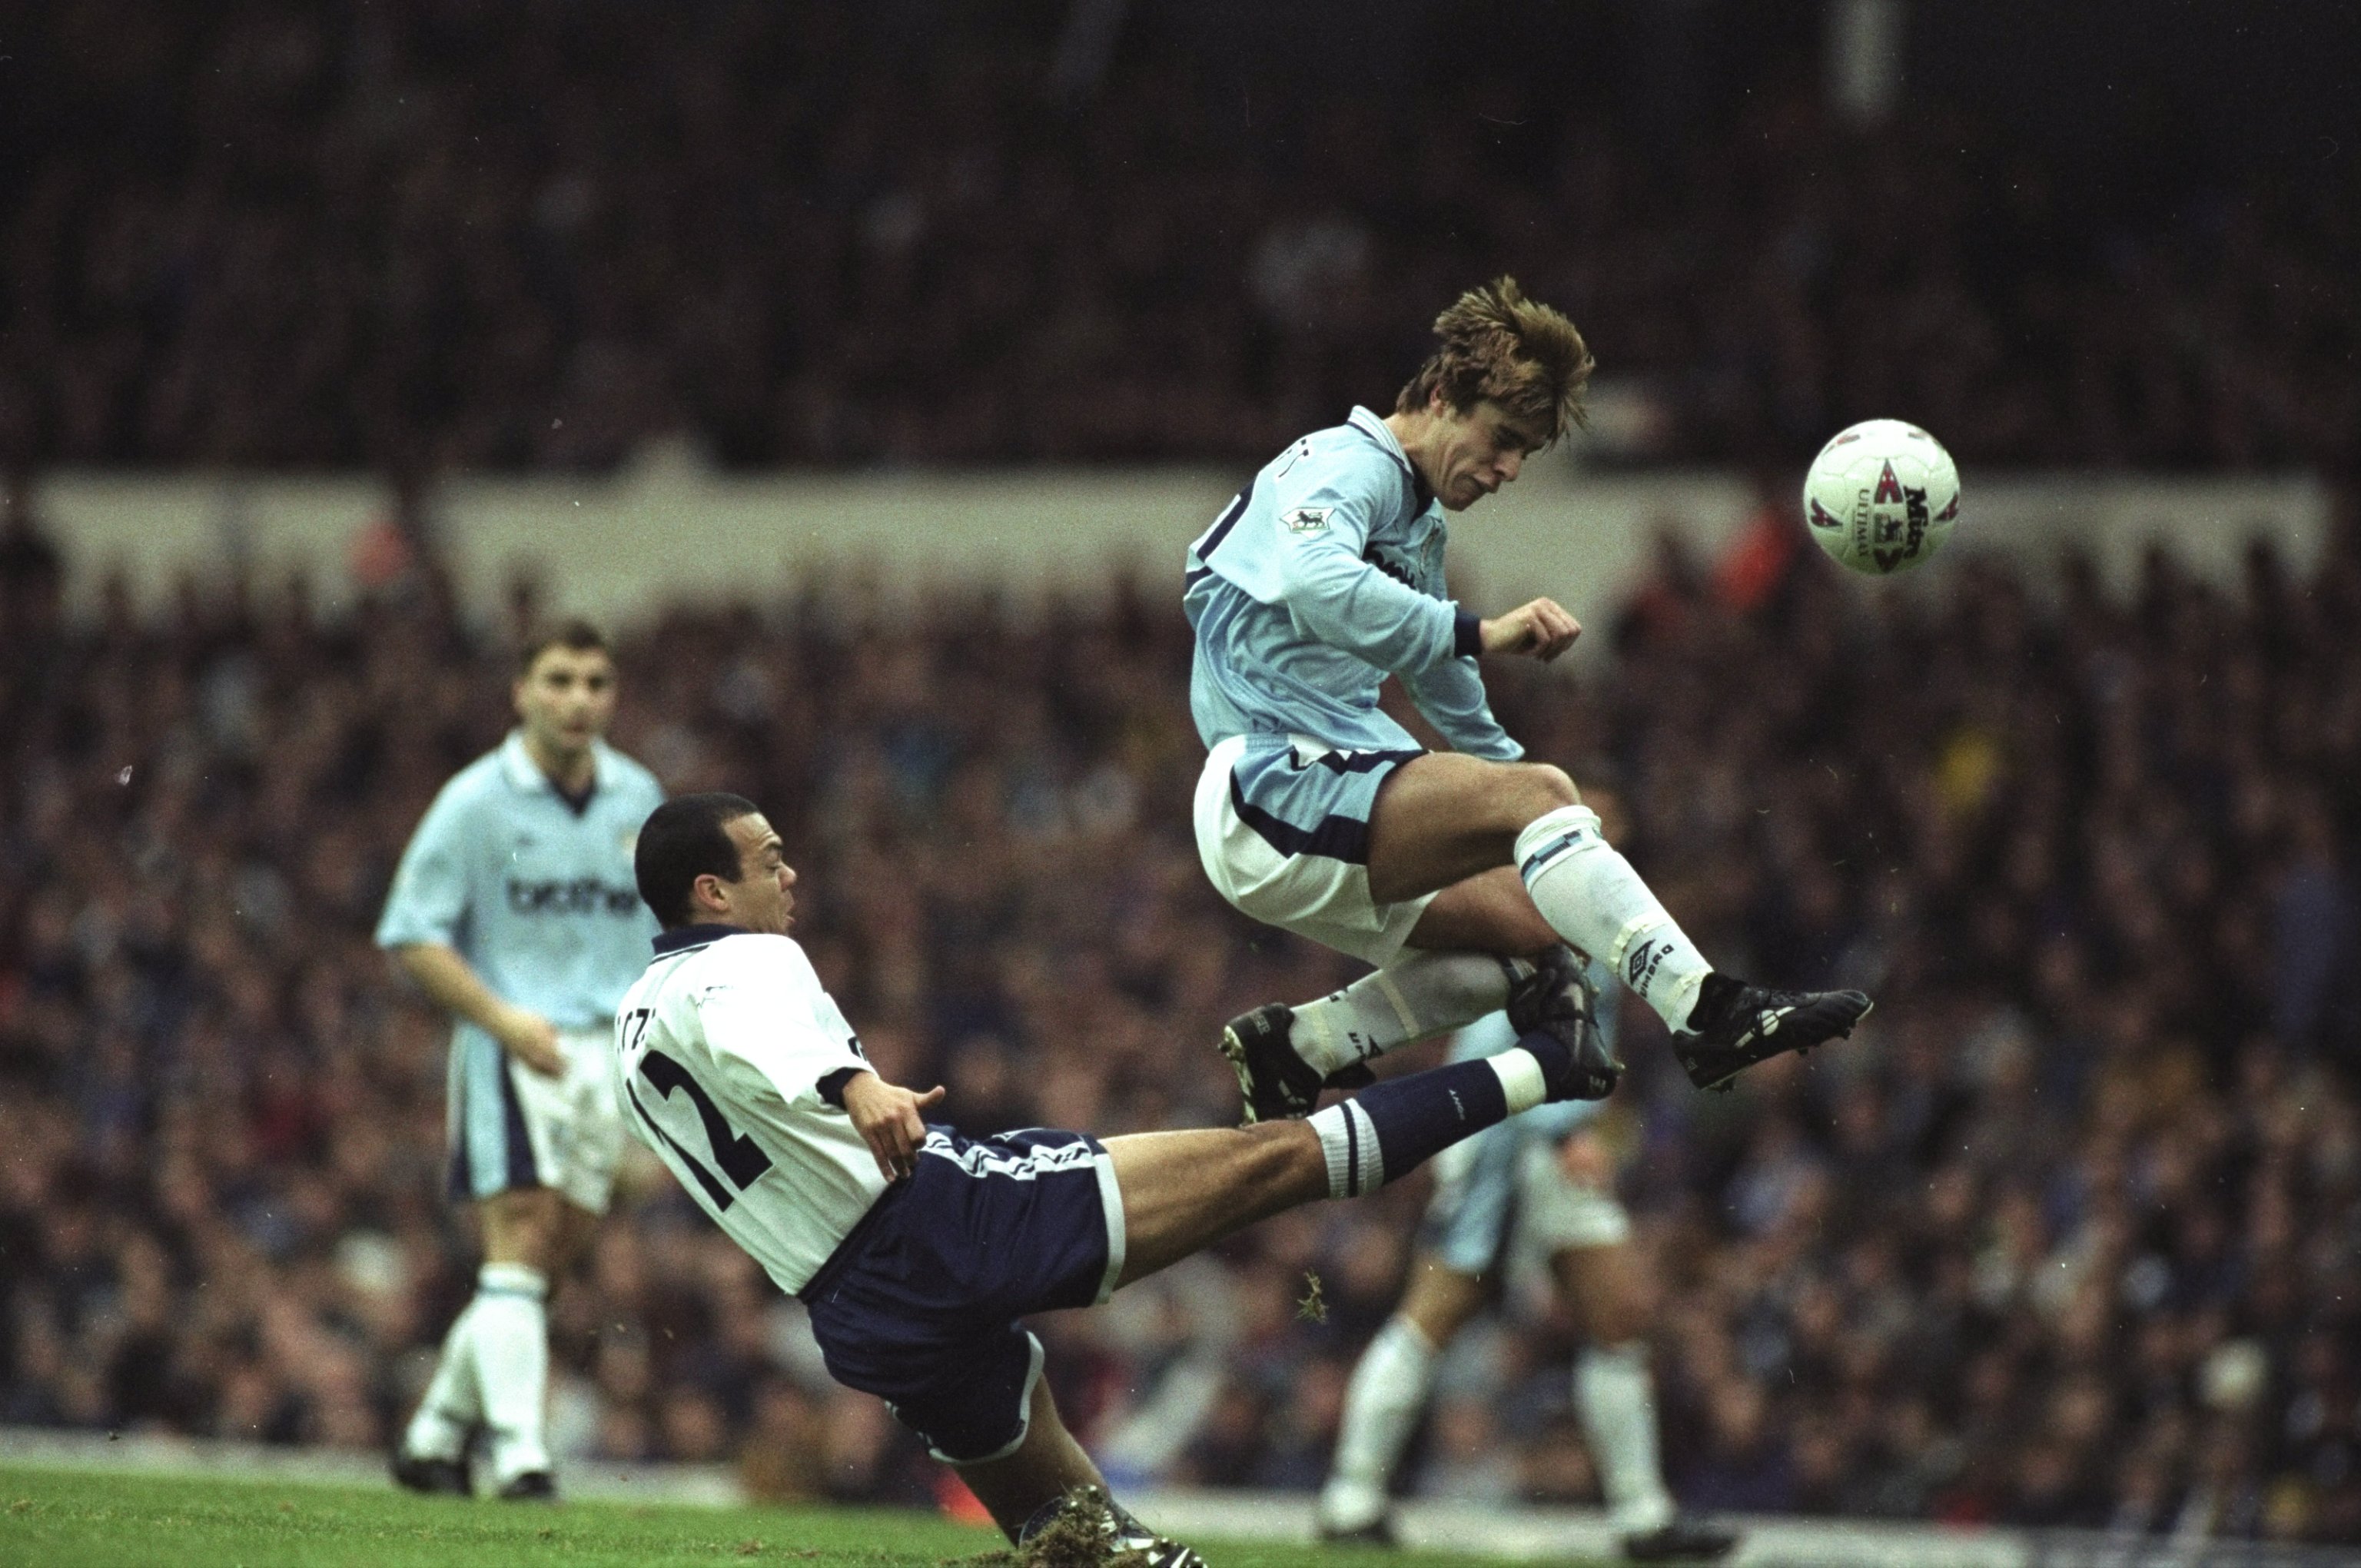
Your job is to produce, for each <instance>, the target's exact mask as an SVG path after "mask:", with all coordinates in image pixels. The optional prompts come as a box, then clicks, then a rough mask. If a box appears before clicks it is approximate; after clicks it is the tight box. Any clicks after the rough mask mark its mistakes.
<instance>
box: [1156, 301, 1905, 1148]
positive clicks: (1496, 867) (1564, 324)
mask: <svg viewBox="0 0 2361 1568" xmlns="http://www.w3.org/2000/svg"><path fill="white" fill-rule="evenodd" d="M1434 330H1435V334H1436V335H1437V336H1438V337H1439V338H1440V339H1441V345H1440V347H1439V348H1438V349H1437V350H1436V352H1435V353H1434V354H1433V356H1430V357H1429V358H1428V359H1427V361H1426V363H1425V364H1424V365H1422V366H1421V367H1419V370H1418V373H1417V374H1416V375H1415V376H1413V377H1412V378H1411V380H1410V383H1409V384H1408V385H1407V386H1405V387H1404V388H1403V389H1401V392H1400V395H1399V396H1398V397H1397V398H1396V399H1395V403H1394V411H1393V412H1392V413H1389V414H1388V415H1386V416H1384V417H1383V418H1379V417H1378V415H1377V414H1375V413H1373V412H1371V411H1369V410H1367V409H1364V408H1356V409H1355V410H1354V411H1353V413H1352V417H1351V418H1350V419H1349V420H1348V421H1346V422H1345V423H1344V424H1342V425H1339V426H1336V427H1334V428H1333V429H1329V430H1322V431H1315V432H1313V433H1312V434H1310V435H1307V436H1305V437H1303V439H1302V440H1301V441H1299V442H1297V443H1296V444H1294V445H1292V446H1290V447H1289V448H1288V449H1287V450H1286V451H1285V452H1282V453H1280V454H1279V455H1278V456H1277V457H1276V458H1274V459H1272V460H1271V462H1270V463H1268V465H1266V466H1264V467H1263V469H1262V471H1261V472H1259V473H1258V474H1257V475H1256V476H1255V477H1254V479H1253V480H1252V481H1251V482H1250V483H1249V484H1248V485H1247V486H1246V488H1245V489H1244V490H1243V491H1241V492H1240V493H1239V494H1238V496H1237V498H1236V499H1235V500H1233V501H1232V502H1231V503H1230V505H1229V507H1228V508H1227V509H1226V510H1224V511H1223V513H1222V514H1221V516H1220V517H1219V518H1218V519H1217V520H1215V521H1214V523H1213V526H1212V527H1211V528H1209V529H1207V530H1206V531H1205V532H1204V533H1203V534H1202V535H1200V536H1199V538H1198V539H1197V541H1196V542H1195V543H1192V544H1191V546H1190V547H1189V554H1188V557H1187V564H1186V577H1185V592H1184V598H1183V603H1184V605H1185V607H1186V609H1187V611H1188V615H1189V622H1190V625H1191V627H1192V628H1194V629H1195V631H1196V636H1197V647H1196V657H1195V663H1194V666H1193V668H1192V671H1191V681H1190V707H1191V713H1192V714H1193V716H1194V718H1195V719H1196V721H1197V729H1198V733H1199V734H1200V735H1201V736H1202V738H1203V740H1204V742H1205V744H1206V746H1207V747H1208V748H1209V749H1210V750H1211V751H1212V755H1211V756H1210V757H1208V758H1207V759H1206V762H1205V770H1204V773H1203V774H1202V777H1201V778H1200V780H1199V783H1198V785H1197V796H1196V810H1195V817H1196V831H1197V850H1198V854H1199V857H1200V859H1201V860H1202V861H1203V863H1204V867H1205V872H1206V874H1207V875H1208V876H1209V877H1211V878H1212V880H1213V885H1214V886H1215V887H1217V888H1219V889H1220V890H1221V892H1222V894H1223V896H1224V897H1225V898H1227V899H1228V900H1229V901H1230V902H1231V903H1232V904H1234V905H1236V906H1237V907H1238V908H1239V909H1241V910H1243V911H1244V912H1245V913H1246V914H1248V915H1250V916H1254V917H1255V918H1256V919H1257V920H1260V921H1263V922H1265V923H1267V924H1268V925H1272V926H1278V927H1282V928H1284V929H1286V930H1290V931H1293V932H1296V933H1298V934H1299V935H1301V936H1305V937H1309V938H1312V939H1313V940H1314V941H1317V942H1321V943H1323V944H1325V945H1326V946H1328V947H1331V948H1335V949H1337V950H1338V951H1340V952H1345V953H1349V954H1351V955H1353V956H1354V957H1356V958H1358V959H1365V960H1366V961H1367V962H1369V963H1371V964H1375V965H1377V966H1378V969H1377V971H1376V972H1375V973H1374V974H1371V975H1368V976H1365V977H1364V978H1363V979H1362V980H1360V981H1356V982H1355V983H1354V984H1352V985H1350V986H1347V987H1346V988H1345V990H1343V991H1340V992H1335V993H1334V994H1333V995H1331V996H1328V997H1324V998H1323V999H1321V1000H1319V1001H1317V1002H1313V1003H1307V1004H1305V1005H1302V1006H1300V1007H1294V1008H1289V1007H1285V1006H1279V1005H1271V1006H1266V1007H1262V1008H1258V1009H1257V1010H1256V1011H1254V1012H1252V1013H1249V1014H1245V1015H1244V1016H1242V1017H1239V1018H1236V1019H1234V1020H1232V1022H1231V1024H1230V1025H1229V1027H1228V1028H1227V1029H1226V1030H1224V1036H1223V1041H1222V1048H1223V1053H1224V1055H1225V1056H1226V1057H1228V1058H1229V1059H1230V1064H1231V1066H1232V1068H1233V1069H1235V1071H1236V1073H1237V1076H1238V1086H1239V1088H1240V1090H1241V1091H1243V1092H1244V1094H1245V1098H1246V1119H1247V1120H1248V1121H1255V1120H1258V1119H1262V1118H1266V1117H1270V1116H1277V1115H1301V1114H1303V1113H1306V1112H1307V1111H1309V1110H1311V1109H1312V1106H1313V1105H1315V1104H1316V1103H1317V1102H1318V1100H1319V1096H1320V1091H1321V1090H1322V1088H1323V1085H1325V1084H1329V1083H1331V1082H1333V1083H1334V1084H1335V1085H1336V1086H1339V1087H1342V1086H1345V1085H1348V1084H1353V1083H1358V1082H1364V1081H1367V1077H1366V1075H1367V1068H1366V1066H1365V1065H1364V1064H1365V1063H1366V1062H1367V1060H1368V1059H1369V1058H1372V1057H1375V1056H1377V1055H1378V1054H1379V1053H1381V1052H1383V1051H1386V1050H1389V1049H1391V1048H1393V1047H1396V1046H1399V1045H1402V1044H1406V1043H1408V1042H1409V1041H1411V1040H1415V1039H1420V1038H1422V1037H1424V1036H1429V1035H1433V1034H1440V1033H1442V1032H1444V1031H1445V1030H1448V1029H1455V1028H1457V1027H1459V1026H1460V1025H1464V1024H1468V1023H1472V1022H1474V1021H1475V1020H1476V1019H1478V1018H1481V1017H1483V1016H1484V1015H1485V1014H1489V1013H1493V1012H1497V1011H1499V1010H1500V1009H1501V1008H1502V1007H1504V1006H1505V1007H1507V1008H1508V1009H1509V1011H1510V1022H1511V1023H1512V1025H1514V1026H1515V1028H1516V1029H1517V1030H1518V1031H1519V1032H1520V1033H1528V1032H1531V1031H1532V1030H1535V1029H1538V1028H1545V1027H1546V1028H1555V1029H1560V1030H1563V1031H1565V1037H1566V1038H1567V1039H1568V1040H1569V1041H1570V1042H1572V1043H1574V1044H1575V1045H1576V1049H1577V1052H1578V1054H1579V1055H1581V1057H1582V1059H1583V1060H1584V1064H1585V1067H1586V1069H1587V1071H1588V1073H1589V1076H1590V1079H1591V1091H1592V1092H1591V1097H1592V1098H1599V1097H1603V1096H1605V1095H1606V1094H1607V1093H1609V1091H1611V1090H1612V1089H1613V1087H1614V1083H1615V1078H1616V1075H1617V1074H1618V1073H1620V1070H1621V1067H1620V1063H1617V1062H1616V1061H1614V1060H1613V1058H1611V1057H1610V1056H1609V1055H1607V1054H1606V1053H1605V1052H1604V1050H1603V1048H1602V1047H1600V1046H1599V1043H1598V1037H1597V1035H1596V1032H1595V1031H1592V1030H1589V1029H1588V1028H1587V1024H1586V1023H1584V1022H1581V1021H1580V1019H1581V1014H1583V1011H1584V1009H1583V1005H1582V1003H1581V1001H1580V996H1579V992H1580V989H1581V987H1580V981H1579V972H1580V969H1581V965H1580V963H1578V962H1577V961H1576V959H1575V957H1574V955H1573V954H1572V953H1571V952H1569V951H1568V950H1567V949H1568V946H1569V945H1571V947H1572V948H1578V949H1580V950H1581V952H1583V953H1584V954H1587V955H1589V956H1591V957H1593V958H1596V959H1599V960H1600V961H1601V962H1602V963H1603V964H1604V965H1605V966H1606V967H1607V968H1608V970H1610V971H1611V972H1613V973H1614V974H1615V975H1616V976H1617V978H1618V979H1619V980H1620V981H1622V983H1624V984H1625V985H1627V986H1629V987H1630V988H1631V991H1632V992H1634V993H1635V994H1636V995H1638V996H1639V997H1640V999H1641V1000H1642V1001H1643V1002H1645V1003H1648V1005H1649V1006H1651V1007H1653V1008H1654V1009H1655V1010H1656V1012H1657V1014H1659V1015H1660V1016H1661V1017H1662V1018H1663V1019H1664V1025H1665V1026H1666V1027H1667V1028H1668V1029H1670V1030H1671V1031H1672V1035H1673V1046H1674V1050H1675V1054H1676V1055H1677V1056H1678V1057H1679V1058H1680V1061H1681V1065H1682V1066H1683V1067H1684V1068H1686V1069H1687V1071H1688V1074H1689V1078H1690V1080H1692V1081H1693V1082H1695V1083H1696V1084H1697V1086H1698V1087H1700V1088H1705V1089H1713V1088H1719V1087H1723V1086H1725V1085H1727V1083H1728V1082H1729V1080H1730V1078H1731V1077H1732V1076H1734V1075H1735V1074H1736V1073H1737V1072H1738V1071H1739V1070H1740V1069H1743V1068H1745V1067H1747V1066H1748V1065H1750V1064H1752V1063H1753V1062H1757V1061H1761V1060H1763V1058H1766V1057H1770V1056H1774V1055H1776V1054H1778V1053H1779V1052H1781V1051H1787V1050H1802V1049H1806V1048H1807V1047H1811V1046H1814V1045H1817V1044H1818V1043H1820V1042H1821V1041H1823V1040H1827V1039H1829V1038H1831V1037H1833V1036H1839V1035H1844V1034H1848V1033H1850V1031H1851V1029H1852V1026H1853V1025H1854V1024H1855V1023H1856V1022H1858V1021H1859V1020H1860V1018H1861V1015H1862V1014H1865V1013H1867V1012H1868V1011H1869V1005H1870V1003H1869V998H1868V997H1866V996H1863V995H1861V993H1860V992H1850V991H1847V992H1773V991H1766V990H1763V989H1761V988H1759V987H1755V986H1750V985H1746V984H1744V983H1742V982H1741V981H1736V980H1733V979H1731V978H1730V977H1729V976H1727V975H1723V974H1719V973H1717V972H1716V971H1715V970H1714V969H1713V967H1712V966H1711V965H1710V964H1708V962H1707V961H1706V959H1705V957H1704V955H1703V954H1701V953H1699V952H1698V951H1697V947H1696V945H1695V944H1694V943H1692V942H1691V941H1690V940H1689V938H1687V936H1686V934H1684V933H1683V932H1682V930H1681V928H1680V927H1678V926H1677V925H1675V923H1674V921H1673V918H1672V916H1670V915H1668V914H1667V913H1665V911H1664V905H1662V904H1660V903H1658V902H1657V900H1656V896H1655V894H1653V893H1652V892H1650V891H1649V889H1648V887H1647V885H1646V884H1645V883H1642V881H1641V880H1640V877H1639V874H1638V873H1637V872H1634V871H1633V870H1632V869H1631V863H1630V862H1629V861H1626V860H1624V858H1623V857H1622V855H1621V854H1620V853H1619V852H1617V851H1616V850H1614V849H1613V848H1612V847H1611V846H1610V845H1609V843H1608V841H1607V839H1606V837H1605V836H1604V835H1603V834H1602V833H1601V832H1600V830H1599V823H1598V814H1597V813H1596V812H1595V811H1593V810H1592V809H1591V808H1590V807H1588V806H1585V805H1583V804H1582V802H1581V796H1580V795H1578V794H1577V793H1576V789H1575V786H1574V783H1573V781H1572V780H1571V779H1569V778H1568V777H1567V776H1566V775H1565V773H1564V772H1562V771H1561V770H1559V769H1557V768H1555V767H1552V766H1548V765H1546V764H1533V763H1528V762H1520V761H1519V759H1520V758H1521V757H1522V755H1523V749H1522V748H1521V747H1520V746H1519V745H1518V744H1517V742H1516V741H1514V740H1510V738H1509V736H1508V734H1507V732H1506V731H1504V730H1503V729H1501V728H1500V725H1499V721H1498V720H1497V719H1495V718H1493V717H1492V711H1491V707H1490V706H1489V704H1488V702H1487V701H1486V698H1485V695H1484V683H1483V677H1482V676H1481V675H1480V674H1478V673H1477V657H1478V656H1479V655H1487V654H1488V655H1492V656H1510V655H1518V656H1523V657H1529V658H1536V659H1542V660H1550V659H1554V658H1556V657H1557V656H1558V655H1559V654H1561V653H1563V652H1565V651H1566V649H1568V648H1569V647H1571V646H1573V643H1574V640H1575V638H1576V635H1577V634H1578V633H1579V632H1580V630H1581V628H1580V627H1578V626H1577V625H1576V623H1575V620H1574V618H1573V617H1572V616H1570V615H1568V614H1566V612H1565V610H1564V609H1561V608H1560V607H1559V606H1558V605H1557V604H1556V603H1555V602H1554V601H1553V600H1550V599H1546V598H1538V599H1534V600H1532V601H1531V602H1530V603H1528V604H1525V605H1524V606H1522V607H1521V608H1520V609H1514V610H1511V611H1510V612H1509V613H1508V614H1506V615H1503V616H1500V617H1498V618H1496V619H1493V620H1480V619H1478V618H1477V617H1476V616H1474V615H1472V614H1469V613H1467V612H1466V611H1465V610H1462V609H1459V607H1458V606H1457V605H1455V603H1453V602H1452V601H1451V599H1450V598H1448V597H1447V596H1446V594H1445V591H1444V563H1443V554H1444V513H1445V512H1446V511H1459V510H1464V509H1466V507H1469V506H1471V505H1473V504H1474V503H1475V502H1477V500H1479V499H1482V498H1484V497H1485V496H1488V495H1490V494H1491V493H1493V492H1494V491H1495V490H1498V489H1499V488H1500V487H1501V486H1503V485H1506V484H1509V483H1510V482H1511V481H1512V480H1514V479H1515V478H1516V477H1517V476H1518V474H1519V473H1520V472H1521V470H1522V468H1523V466H1524V463H1525V460H1526V459H1527V458H1528V457H1530V456H1531V455H1532V454H1533V453H1535V452H1537V451H1539V450H1541V449H1542V448H1543V447H1545V446H1548V445H1549V444H1552V443H1553V442H1554V441H1556V440H1557V439H1558V438H1559V437H1560V436H1561V435H1563V434H1565V431H1566V429H1567V427H1568V426H1569V425H1572V424H1576V423H1579V422H1580V421H1581V418H1582V396H1583V389H1584V387H1585V384H1586V383H1587V380H1588V378H1589V376H1590V369H1591V356H1590V352H1589V350H1588V348H1587V346H1586V345H1584V343H1583V340H1582V334H1580V333H1578V332H1577V331H1576V330H1575V326H1574V323H1572V322H1569V321H1568V320H1566V318H1565V316H1563V315H1561V314H1559V313H1557V312H1556V311H1554V310H1552V309H1550V308H1549V307H1548V306H1546V305H1543V304H1541V303H1538V302H1534V301H1532V300H1529V299H1527V298H1525V297H1524V295H1523V293H1522V292H1521V291H1519V289H1518V288H1517V285H1516V282H1515V280H1512V279H1508V278H1502V279H1499V280H1495V281H1494V282H1492V283H1490V284H1488V285H1486V286H1485V287H1483V288H1481V289H1476V290H1471V291H1468V292H1467V293H1466V294H1463V295H1461V296H1460V297H1459V299H1458V300H1457V301H1456V302H1455V303H1454V304H1453V305H1452V306H1451V308H1450V309H1448V310H1446V311H1444V313H1443V314H1442V315H1441V316H1440V317H1438V318H1437V319H1436V321H1435V323H1434ZM1388 674H1394V675H1397V676H1399V677H1400V680H1401V682H1402V685H1403V686H1404V687H1405V689H1406V690H1407V691H1408V692H1409V694H1410V696H1411V701H1412V702H1413V703H1415V704H1416V705H1417V707H1418V709H1419V711H1420V712H1421V713H1422V714H1423V715H1424V716H1425V717H1426V718H1427V719H1428V721H1429V722H1431V723H1432V724H1433V726H1434V728H1435V729H1437V730H1439V731H1441V733H1442V735H1443V737H1444V740H1447V741H1449V742H1450V744H1451V746H1452V747H1453V748H1454V750H1453V751H1438V752H1430V751H1423V750H1422V749H1421V748H1420V747H1419V745H1418V744H1417V742H1416V741H1415V740H1413V739H1412V738H1411V734H1410V732H1409V731H1408V730H1406V729H1403V728H1402V727H1401V726H1400V724H1397V723H1396V722H1395V721H1394V720H1393V719H1392V718H1389V717H1388V716H1387V715H1386V714H1384V713H1383V712H1381V711H1379V709H1378V687H1379V686H1380V685H1382V684H1383V683H1384V681H1385V678H1386V676H1387V675H1388Z"/></svg>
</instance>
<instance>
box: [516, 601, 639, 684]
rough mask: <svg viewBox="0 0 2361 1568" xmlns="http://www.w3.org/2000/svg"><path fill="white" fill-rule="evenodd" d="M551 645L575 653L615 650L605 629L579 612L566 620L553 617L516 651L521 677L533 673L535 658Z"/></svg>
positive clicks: (609, 654)
mask: <svg viewBox="0 0 2361 1568" xmlns="http://www.w3.org/2000/svg"><path fill="white" fill-rule="evenodd" d="M552 648H565V649H569V650H571V651H572V652H577V653H591V652H598V653H604V654H606V655H607V656H608V657H609V658H612V657H614V654H615V651H614V649H612V648H610V647H609V646H608V644H607V636H606V633H604V632H602V631H600V630H598V628H597V627H595V626H593V625H591V624H590V623H589V622H588V621H587V620H583V619H582V618H581V617H580V616H574V617H571V618H569V619H567V620H554V621H552V622H550V623H549V624H548V625H547V626H544V627H543V628H542V629H541V630H538V631H536V632H534V633H533V635H532V636H530V637H528V638H526V639H525V640H524V646H523V647H522V648H521V649H519V650H518V651H517V674H518V675H519V676H521V677H522V676H524V675H529V674H533V663H534V662H535V661H536V660H538V659H539V658H540V657H541V656H542V655H543V654H544V653H546V652H549V651H550V650H551V649H552Z"/></svg>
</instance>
